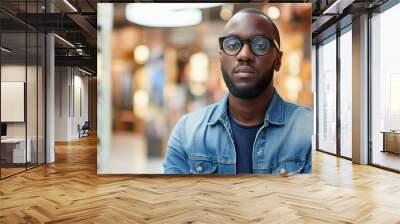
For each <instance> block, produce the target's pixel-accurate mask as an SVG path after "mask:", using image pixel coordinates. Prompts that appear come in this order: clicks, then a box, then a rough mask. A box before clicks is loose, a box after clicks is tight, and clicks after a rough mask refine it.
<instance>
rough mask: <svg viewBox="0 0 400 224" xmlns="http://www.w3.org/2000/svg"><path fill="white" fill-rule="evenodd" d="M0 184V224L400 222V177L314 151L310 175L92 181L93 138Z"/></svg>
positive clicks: (65, 148) (62, 148) (59, 150)
mask: <svg viewBox="0 0 400 224" xmlns="http://www.w3.org/2000/svg"><path fill="white" fill-rule="evenodd" d="M56 152H57V153H56V158H57V160H56V163H55V164H51V165H46V166H41V167H38V168H36V169H33V170H30V171H28V172H25V173H22V174H19V175H16V176H13V177H10V178H7V179H5V180H2V181H0V223H43V222H48V223H250V222H251V223H374V224H375V223H400V175H399V174H395V173H391V172H387V171H384V170H380V169H377V168H374V167H369V166H358V165H352V164H351V162H350V161H347V160H343V159H337V158H335V157H333V156H330V155H326V154H323V153H319V152H316V153H315V154H314V173H313V174H312V175H311V176H304V175H297V176H292V177H289V178H283V177H277V176H239V177H238V176H223V177H198V176H196V177H163V176H98V175H96V142H95V138H93V137H91V138H84V139H82V140H81V141H77V142H71V143H69V144H59V145H57V148H56Z"/></svg>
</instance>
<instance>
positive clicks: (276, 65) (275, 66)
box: [274, 51, 283, 72]
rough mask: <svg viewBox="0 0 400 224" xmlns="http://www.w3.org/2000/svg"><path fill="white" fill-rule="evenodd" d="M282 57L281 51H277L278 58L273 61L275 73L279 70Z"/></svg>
mask: <svg viewBox="0 0 400 224" xmlns="http://www.w3.org/2000/svg"><path fill="white" fill-rule="evenodd" d="M282 55H283V53H282V51H279V52H278V57H276V59H275V63H274V69H275V71H277V72H278V71H279V70H280V69H281V62H282Z"/></svg>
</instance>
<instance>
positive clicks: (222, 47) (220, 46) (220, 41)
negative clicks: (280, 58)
mask: <svg viewBox="0 0 400 224" xmlns="http://www.w3.org/2000/svg"><path fill="white" fill-rule="evenodd" d="M228 37H236V38H237V39H238V40H239V41H240V45H241V46H240V49H239V51H238V52H237V53H236V54H233V55H231V54H228V53H226V52H225V50H224V46H223V42H224V40H225V39H226V38H228ZM259 37H262V38H265V39H267V40H269V42H270V43H272V45H273V46H274V47H275V49H277V50H278V51H280V50H279V45H278V42H277V41H276V40H275V39H274V38H271V37H268V36H264V35H256V36H253V37H252V38H250V39H247V40H242V39H240V38H239V37H238V36H236V35H228V36H224V37H218V41H219V49H221V50H222V51H223V52H224V53H225V54H227V55H230V56H235V55H237V54H239V53H240V51H241V50H242V48H243V46H244V43H243V42H246V43H247V45H249V47H250V50H251V52H252V53H253V54H254V55H255V56H264V55H266V54H268V53H269V52H270V50H271V48H270V49H269V50H268V51H267V52H266V53H265V54H262V55H258V54H255V53H254V52H253V49H251V44H250V42H251V41H253V40H254V39H255V38H259Z"/></svg>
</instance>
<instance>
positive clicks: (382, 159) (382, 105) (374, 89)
mask: <svg viewBox="0 0 400 224" xmlns="http://www.w3.org/2000/svg"><path fill="white" fill-rule="evenodd" d="M398 21H400V5H399V4H398V5H396V6H394V7H392V8H390V9H388V10H386V11H384V12H382V13H380V14H375V15H373V17H372V18H371V29H372V30H371V31H372V32H371V33H372V36H371V60H372V61H371V69H372V70H371V99H370V103H371V107H370V108H371V115H370V116H371V122H372V124H371V138H372V139H371V140H372V154H371V157H372V164H375V165H379V166H384V167H387V168H391V169H396V170H400V132H399V131H400V103H399V95H400V63H399V60H398V53H399V52H400V45H399V43H398V40H399V39H400V33H399V32H398V30H397V29H395V28H394V27H397V26H398V24H397V23H398Z"/></svg>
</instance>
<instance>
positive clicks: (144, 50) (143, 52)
mask: <svg viewBox="0 0 400 224" xmlns="http://www.w3.org/2000/svg"><path fill="white" fill-rule="evenodd" d="M149 55H150V50H149V48H148V47H147V46H146V45H139V46H137V47H136V48H135V52H134V57H135V60H136V62H137V63H138V64H144V63H146V61H147V60H149Z"/></svg>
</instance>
